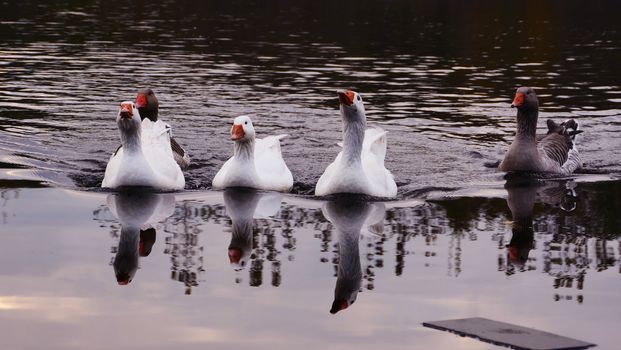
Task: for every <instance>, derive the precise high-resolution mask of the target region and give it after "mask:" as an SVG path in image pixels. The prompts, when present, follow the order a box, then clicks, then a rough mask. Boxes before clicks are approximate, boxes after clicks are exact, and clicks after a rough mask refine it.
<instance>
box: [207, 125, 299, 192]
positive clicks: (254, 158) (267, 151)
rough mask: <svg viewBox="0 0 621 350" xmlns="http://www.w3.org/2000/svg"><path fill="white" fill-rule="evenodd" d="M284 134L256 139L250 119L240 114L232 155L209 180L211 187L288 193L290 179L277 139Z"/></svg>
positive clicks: (281, 137) (233, 134)
mask: <svg viewBox="0 0 621 350" xmlns="http://www.w3.org/2000/svg"><path fill="white" fill-rule="evenodd" d="M286 136H287V135H277V136H268V137H266V138H264V139H255V131H254V127H253V125H252V120H251V119H250V117H249V116H247V115H242V116H239V117H237V118H235V120H234V121H233V127H232V128H231V140H233V143H234V148H233V156H232V157H231V158H229V160H227V161H226V163H224V165H223V166H222V168H221V169H220V170H219V171H218V173H217V174H216V176H215V177H214V179H213V181H212V186H213V187H214V188H219V189H222V188H228V187H249V188H254V189H258V190H265V191H278V192H289V191H290V190H291V187H293V176H292V175H291V171H289V168H287V164H285V160H284V159H283V158H282V154H281V152H280V140H281V139H283V138H284V137H286Z"/></svg>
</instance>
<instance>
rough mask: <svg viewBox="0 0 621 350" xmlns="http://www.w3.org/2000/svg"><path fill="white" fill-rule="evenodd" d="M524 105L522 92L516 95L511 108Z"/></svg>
mask: <svg viewBox="0 0 621 350" xmlns="http://www.w3.org/2000/svg"><path fill="white" fill-rule="evenodd" d="M523 104H524V94H523V93H521V92H516V93H515V98H514V99H513V103H512V104H511V107H519V106H521V105H523Z"/></svg>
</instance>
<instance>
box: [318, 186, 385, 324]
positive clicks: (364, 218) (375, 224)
mask: <svg viewBox="0 0 621 350" xmlns="http://www.w3.org/2000/svg"><path fill="white" fill-rule="evenodd" d="M321 210H322V213H323V216H324V217H325V218H326V219H328V221H330V222H331V223H332V225H334V228H335V230H336V232H337V235H338V268H337V278H336V286H335V288H334V301H333V302H332V307H331V308H330V313H331V314H335V313H337V312H339V311H341V310H344V309H347V308H348V307H349V306H351V305H352V304H353V303H354V302H355V301H356V299H357V296H358V292H359V291H360V287H361V285H362V267H361V264H360V248H359V247H360V246H359V244H360V235H361V234H365V233H366V234H368V233H372V234H373V235H381V233H382V230H383V222H384V216H385V213H386V208H385V206H384V204H383V203H370V202H367V201H365V200H364V198H361V197H360V196H358V197H356V196H355V195H354V196H353V197H352V196H351V195H346V196H339V197H338V198H336V199H333V200H331V201H329V202H326V203H325V204H324V205H323V206H322V208H321Z"/></svg>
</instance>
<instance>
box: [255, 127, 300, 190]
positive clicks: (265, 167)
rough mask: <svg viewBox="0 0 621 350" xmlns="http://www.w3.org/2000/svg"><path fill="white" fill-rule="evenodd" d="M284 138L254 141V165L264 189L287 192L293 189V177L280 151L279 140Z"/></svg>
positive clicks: (277, 137)
mask: <svg viewBox="0 0 621 350" xmlns="http://www.w3.org/2000/svg"><path fill="white" fill-rule="evenodd" d="M286 136H287V135H276V136H268V137H266V138H263V139H257V140H255V149H254V164H255V168H256V170H257V174H258V175H259V177H260V178H261V182H263V184H264V186H265V187H266V188H265V189H268V190H276V191H288V190H290V189H291V187H293V176H292V175H291V171H290V170H289V168H288V167H287V164H286V163H285V160H284V159H283V158H282V153H281V150H280V140H282V139H283V138H285V137H286Z"/></svg>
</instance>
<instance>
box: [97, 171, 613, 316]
mask: <svg viewBox="0 0 621 350" xmlns="http://www.w3.org/2000/svg"><path fill="white" fill-rule="evenodd" d="M619 185H620V183H619V182H606V183H595V184H591V183H580V184H577V183H575V182H573V181H571V180H538V179H533V178H508V180H507V182H506V184H505V189H506V194H507V195H506V200H505V199H502V198H479V197H462V198H455V199H445V200H436V201H430V202H424V203H423V202H421V203H419V204H417V205H414V206H406V207H392V208H387V209H386V208H385V204H383V203H374V202H365V201H364V200H362V199H360V198H358V197H355V196H353V197H348V196H346V197H338V198H335V199H334V200H331V201H328V202H326V203H324V204H323V205H322V206H321V207H320V204H321V202H311V203H314V204H313V205H311V206H307V205H299V204H290V203H287V202H288V200H287V199H286V197H283V196H282V194H279V193H263V192H257V191H253V190H247V189H230V190H227V191H225V192H223V193H222V199H221V200H218V201H216V202H215V203H214V202H213V201H207V202H205V201H203V200H199V199H192V200H181V201H178V202H177V203H176V206H173V203H174V196H173V195H171V194H133V195H125V194H113V195H110V196H109V198H108V203H109V204H108V207H109V208H110V209H109V210H110V212H112V213H113V215H114V216H115V217H116V218H118V219H109V218H108V219H106V215H105V214H104V213H102V212H101V210H99V211H97V212H96V218H97V219H98V220H99V221H100V222H102V223H104V222H106V224H107V225H108V226H109V227H110V228H111V232H112V235H113V237H117V238H118V239H119V243H118V249H116V248H113V253H114V254H115V258H114V259H113V261H114V263H113V266H114V268H115V271H117V279H119V283H126V282H125V281H127V282H129V280H131V278H132V276H133V274H134V273H135V270H136V268H137V266H138V256H140V255H147V254H146V253H147V251H148V247H149V246H150V245H153V242H154V241H155V230H156V227H157V230H158V232H160V233H159V234H160V235H161V234H164V235H166V236H165V239H164V241H165V248H164V253H165V254H168V255H170V257H171V267H170V269H171V277H172V278H173V280H176V281H179V282H181V283H183V284H184V286H185V292H186V294H190V293H191V290H192V288H193V287H197V286H198V285H199V283H200V282H201V280H202V275H203V273H204V271H205V269H209V266H204V254H205V253H204V250H205V249H204V248H205V247H204V243H201V241H204V240H205V235H207V236H211V235H222V234H224V235H229V234H230V238H229V243H228V244H227V246H222V247H217V248H216V249H217V251H219V252H222V254H221V257H218V260H227V261H228V263H229V264H230V266H231V267H232V269H231V272H232V273H233V274H234V276H233V280H234V281H235V282H236V283H242V282H243V281H244V280H246V278H244V277H243V276H244V275H246V276H248V277H247V282H246V284H247V285H249V286H252V287H260V286H263V285H264V284H265V282H264V280H265V279H266V276H269V277H268V278H269V283H268V285H270V286H273V287H278V286H280V285H281V284H282V283H285V282H286V280H287V275H286V274H285V273H284V271H283V264H284V263H287V264H295V260H296V254H297V253H296V241H297V239H299V237H297V235H298V234H297V233H296V231H297V230H302V229H304V230H308V229H310V230H311V231H312V232H314V236H313V238H314V239H315V240H316V241H317V243H318V246H317V248H316V249H317V250H316V253H315V254H317V255H318V256H319V258H318V260H319V262H320V263H328V264H331V265H332V266H333V271H334V276H335V277H336V287H335V298H334V304H333V306H332V309H331V312H333V313H334V312H337V311H339V310H342V309H344V308H345V307H346V306H349V305H351V304H352V303H353V301H355V300H356V297H357V294H358V292H359V291H361V290H374V289H375V288H376V287H377V286H376V285H375V284H376V278H375V275H376V273H377V271H378V269H389V270H391V271H392V274H393V275H394V276H402V275H404V274H405V273H406V272H407V271H408V270H417V269H419V268H436V267H437V266H443V269H444V270H445V272H446V275H447V276H452V277H454V278H460V277H461V276H462V275H463V274H464V273H465V272H466V273H467V272H468V271H464V268H463V265H464V260H463V259H464V256H465V255H464V254H466V255H468V254H467V253H468V252H467V251H464V249H466V248H465V247H467V246H470V244H469V242H475V241H481V242H480V243H478V244H484V242H493V244H494V245H496V246H497V249H498V255H497V258H496V259H494V258H493V257H491V256H490V259H489V261H490V263H493V264H497V270H498V271H500V272H503V273H504V274H505V275H506V276H507V277H508V278H515V277H514V276H516V275H517V274H522V273H544V274H546V275H549V276H550V277H551V278H552V279H551V282H550V286H552V287H553V288H554V289H555V294H554V299H556V300H565V299H576V300H578V301H579V302H582V301H583V300H584V296H583V294H582V290H583V289H584V288H585V287H586V285H587V284H588V283H587V278H586V276H587V275H588V273H594V272H596V271H603V270H606V269H609V268H611V267H615V266H618V265H619V263H620V260H619V252H618V246H619V243H618V237H619V234H621V231H620V228H621V221H620V220H621V218H619V217H618V215H617V213H618V212H619V210H620V209H621V208H619V205H620V203H619V202H618V200H615V198H617V197H616V196H618V195H619V193H620V192H619V191H620V190H621V188H620V187H619ZM283 201H284V202H283ZM221 203H222V204H221ZM388 204H390V203H388ZM173 208H174V211H173ZM104 211H105V210H104ZM602 213H603V215H602ZM117 220H118V222H119V223H120V225H117V224H116V223H115V221H117ZM158 222H160V223H159V224H157V225H156V223H158ZM206 224H210V225H211V224H213V225H216V226H215V227H216V228H211V229H210V230H209V231H205V225H206ZM210 227H211V226H210ZM119 232H120V235H119ZM201 237H203V238H201ZM490 240H491V241H490ZM470 249H474V248H470ZM225 252H226V253H225ZM158 253H159V252H155V254H158ZM227 256H228V257H227ZM620 268H621V266H620ZM620 272H621V270H620ZM325 277H326V278H328V276H327V275H326V276H325Z"/></svg>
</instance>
